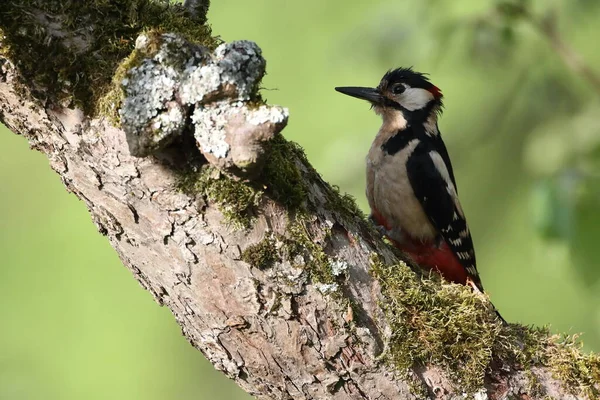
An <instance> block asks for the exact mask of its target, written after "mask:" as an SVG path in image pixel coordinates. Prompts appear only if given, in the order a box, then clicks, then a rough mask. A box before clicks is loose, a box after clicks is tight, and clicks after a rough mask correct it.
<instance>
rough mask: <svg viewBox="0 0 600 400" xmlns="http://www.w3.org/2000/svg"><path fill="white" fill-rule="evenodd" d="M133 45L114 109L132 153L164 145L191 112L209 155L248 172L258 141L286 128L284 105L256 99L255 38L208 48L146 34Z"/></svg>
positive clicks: (258, 153)
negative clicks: (212, 49) (131, 59)
mask: <svg viewBox="0 0 600 400" xmlns="http://www.w3.org/2000/svg"><path fill="white" fill-rule="evenodd" d="M135 51H136V52H138V54H137V57H134V59H137V61H136V62H135V63H133V64H135V65H134V66H132V67H131V68H130V69H129V70H128V72H127V74H126V77H125V79H123V81H122V82H121V85H122V89H123V91H124V99H123V102H122V107H121V109H120V111H119V114H120V117H121V125H122V128H123V130H124V131H125V133H126V135H127V143H128V145H129V150H130V152H131V154H132V155H134V156H138V157H143V156H147V155H149V154H152V153H154V152H156V151H158V150H160V149H162V148H164V147H165V146H167V145H169V144H170V143H172V142H173V140H175V139H176V138H177V137H179V136H181V134H182V132H183V130H184V128H185V127H186V122H187V121H188V118H191V122H192V126H193V128H194V137H195V138H196V142H197V145H198V148H199V149H200V151H201V152H202V154H204V156H205V157H206V158H207V159H209V161H210V162H211V163H213V164H215V165H217V166H219V167H220V168H224V169H230V168H236V169H237V170H238V171H241V172H247V173H251V172H253V171H254V170H255V169H256V168H257V167H259V166H260V165H261V158H262V155H263V152H264V147H265V146H263V145H261V143H262V142H265V141H268V140H270V139H272V138H273V137H274V135H275V134H277V133H278V132H279V131H281V129H283V127H284V126H285V125H286V123H287V119H288V112H287V110H286V109H284V108H282V107H277V106H267V105H264V104H262V103H261V101H260V97H259V96H258V94H257V92H258V85H259V83H260V80H261V79H262V77H263V76H264V74H265V65H266V63H265V60H264V58H263V57H262V52H261V50H260V48H259V47H258V46H257V45H256V44H255V43H253V42H250V41H245V40H244V41H237V42H232V43H226V44H222V45H220V46H219V47H217V49H216V50H215V52H214V53H212V54H211V53H210V52H209V51H208V50H207V49H206V48H204V47H201V46H196V45H194V44H191V43H189V42H187V41H185V40H184V39H183V38H181V37H178V36H177V35H174V34H161V35H158V34H144V35H141V36H140V37H139V38H138V39H137V41H136V50H135Z"/></svg>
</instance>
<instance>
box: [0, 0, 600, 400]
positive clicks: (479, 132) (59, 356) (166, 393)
mask: <svg viewBox="0 0 600 400" xmlns="http://www.w3.org/2000/svg"><path fill="white" fill-rule="evenodd" d="M499 4H500V3H499V2H498V1H493V0H487V1H481V0H455V1H452V2H449V1H441V0H438V1H434V0H428V1H424V0H410V1H397V0H395V1H375V0H373V1H369V2H366V1H358V0H352V1H351V0H328V1H323V0H303V1H291V0H254V1H247V0H213V4H212V6H211V9H210V13H209V21H210V22H211V24H212V26H213V30H214V33H215V34H219V35H221V37H222V38H223V39H224V40H227V41H230V40H235V39H249V40H254V41H256V42H258V43H259V45H260V46H261V47H262V49H263V51H264V55H265V57H266V58H267V60H268V75H267V77H266V78H265V80H264V82H263V86H264V88H265V90H264V92H263V93H264V95H265V97H266V98H267V99H268V101H269V102H271V103H276V104H281V105H285V106H287V107H289V108H290V111H291V118H290V124H289V127H288V128H287V129H286V130H285V132H284V133H285V135H286V136H287V137H288V138H290V139H293V140H295V141H297V142H299V143H300V144H301V145H302V146H304V148H305V149H306V151H307V153H308V157H309V159H310V160H311V161H312V163H313V164H314V165H315V166H316V168H317V169H318V170H319V171H320V172H321V173H322V174H323V176H324V177H325V179H326V180H328V181H329V182H331V183H335V184H338V185H339V186H340V187H341V188H342V190H344V191H347V192H350V193H352V194H353V195H354V196H356V198H357V199H358V201H359V203H360V204H361V205H362V206H363V207H366V202H365V199H364V195H363V187H364V176H363V175H364V157H365V155H366V152H367V149H368V147H369V145H370V141H371V139H372V138H373V136H374V134H375V132H376V130H377V129H378V124H379V121H378V117H376V116H375V115H374V114H373V113H372V112H370V111H369V107H368V105H367V104H365V103H362V102H359V101H355V100H353V99H350V98H347V97H344V96H341V95H339V94H337V93H336V92H334V90H333V87H334V86H338V85H376V84H377V82H378V81H379V79H380V77H381V76H382V75H383V73H384V72H385V71H386V70H387V69H389V68H392V67H396V66H411V65H412V66H414V67H415V69H417V70H419V71H424V72H429V73H430V74H431V79H432V80H433V82H434V83H435V84H436V85H437V86H439V87H441V88H442V89H443V91H444V95H445V103H446V112H445V114H444V116H443V117H442V119H441V122H440V128H441V131H442V133H443V135H444V138H445V140H446V143H447V146H448V147H449V151H450V154H451V156H452V159H453V162H454V166H455V170H456V175H457V180H458V184H459V187H460V192H461V199H462V202H463V206H464V208H465V210H466V213H467V215H468V218H469V222H470V224H471V228H472V231H473V234H474V239H475V244H476V248H477V256H478V262H479V266H480V267H479V269H480V271H481V275H482V279H483V282H484V284H485V286H486V289H487V290H488V291H489V293H490V294H491V297H492V300H493V301H494V303H495V304H496V306H497V307H498V309H499V310H500V311H501V312H502V314H503V315H504V316H505V318H506V319H508V320H509V321H519V322H522V323H525V324H536V325H544V324H551V325H552V329H553V330H556V331H561V332H571V333H575V332H584V333H585V335H584V336H583V340H584V341H585V346H586V349H587V350H595V351H600V337H599V334H600V265H599V263H598V258H599V257H600V246H599V245H598V242H599V241H600V123H599V122H598V118H599V117H600V102H599V99H600V88H599V87H597V86H594V85H593V83H592V81H591V80H589V79H585V78H583V77H582V76H580V74H578V73H575V72H573V71H572V70H570V69H569V68H567V67H566V65H565V63H564V62H563V60H562V59H561V58H560V56H559V54H558V53H557V52H556V50H554V49H553V48H552V46H550V44H549V42H548V40H546V39H545V37H544V35H543V34H540V30H539V29H536V27H535V26H536V25H535V24H532V23H530V21H529V17H528V16H527V15H528V14H527V13H529V12H531V13H532V15H533V16H534V17H533V18H536V19H537V20H538V21H539V20H540V19H541V18H543V19H544V21H545V23H546V25H545V26H556V27H557V28H558V30H559V32H560V35H561V36H562V39H563V40H564V42H565V43H566V44H567V45H568V46H569V47H571V48H573V49H576V51H577V52H578V53H579V54H580V55H581V56H582V57H583V60H585V62H586V63H587V64H588V65H589V66H590V67H591V69H592V70H593V71H595V73H596V74H600V52H598V38H599V37H600V36H599V34H598V29H599V28H598V26H600V25H599V24H600V5H599V2H597V1H594V0H587V1H585V0H564V1H547V0H539V1H519V0H515V1H514V4H513V6H510V7H507V6H506V4H504V5H503V6H501V7H499ZM521 7H527V8H526V9H523V8H521ZM524 10H527V13H525V12H524ZM0 130H1V133H0V149H1V156H0V235H1V240H0V260H1V262H2V267H1V268H0V324H1V327H0V399H2V400H4V399H11V400H12V399H47V400H52V399H61V400H63V399H83V398H85V399H108V398H110V399H165V398H169V399H242V398H247V396H246V395H245V394H244V393H242V391H241V390H240V389H238V388H237V387H236V386H235V385H234V384H233V383H231V382H229V381H228V380H227V379H226V378H225V377H224V376H223V375H221V374H220V373H218V372H216V371H214V370H213V368H212V367H211V366H210V365H209V364H208V363H207V362H206V361H205V360H204V359H203V357H202V355H201V354H200V353H199V352H197V351H196V350H194V349H193V348H192V347H191V346H190V345H189V344H188V343H187V342H186V340H185V339H184V338H183V337H182V336H181V334H180V331H179V328H178V327H177V325H176V324H175V320H174V318H173V317H172V316H171V315H170V313H169V311H168V310H167V309H163V308H159V307H158V306H157V305H156V304H155V303H154V302H153V301H152V298H151V296H150V295H149V294H148V293H146V292H145V291H143V290H142V289H141V287H140V286H139V285H138V284H137V283H136V281H135V280H134V279H132V277H131V274H130V273H129V272H128V271H127V270H126V269H125V268H124V267H123V266H122V265H121V263H120V262H119V260H118V258H117V256H116V254H115V252H114V251H113V250H112V249H111V247H110V246H109V244H108V241H107V240H106V239H105V238H103V237H102V236H100V235H99V234H98V233H97V232H96V229H95V227H94V225H93V223H92V222H91V219H90V217H89V215H88V212H87V210H86V208H85V206H84V204H83V203H82V202H80V201H78V200H77V199H76V198H75V197H74V196H73V195H70V194H67V192H66V191H65V190H64V188H63V186H62V184H61V182H60V180H59V178H58V176H57V175H56V174H55V173H53V172H52V171H51V170H50V168H49V166H48V162H47V160H46V159H45V157H44V156H42V155H41V154H40V153H37V152H34V151H31V150H29V149H28V146H27V143H26V141H25V140H24V139H23V138H21V137H18V136H16V135H14V134H12V133H10V132H9V131H8V130H6V128H4V127H1V128H0Z"/></svg>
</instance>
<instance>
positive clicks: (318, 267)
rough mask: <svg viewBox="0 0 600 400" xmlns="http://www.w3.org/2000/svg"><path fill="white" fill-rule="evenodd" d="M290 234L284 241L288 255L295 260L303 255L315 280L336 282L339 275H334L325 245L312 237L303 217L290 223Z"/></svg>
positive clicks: (305, 265)
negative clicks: (324, 248)
mask: <svg viewBox="0 0 600 400" xmlns="http://www.w3.org/2000/svg"><path fill="white" fill-rule="evenodd" d="M288 234H289V235H290V238H286V239H285V241H284V246H285V248H286V250H287V253H288V257H289V258H290V259H292V260H293V259H294V257H296V256H297V255H301V256H303V257H304V262H305V264H304V268H306V270H307V271H308V272H309V274H310V277H311V280H312V281H313V282H315V283H324V284H332V283H336V281H337V277H336V276H334V275H333V270H332V268H331V262H330V258H329V256H327V254H325V251H324V250H323V246H322V245H320V244H318V243H316V242H315V241H314V240H313V239H312V238H311V235H310V234H309V232H308V230H307V228H306V225H305V222H304V221H303V220H302V218H297V220H296V221H295V222H293V223H292V224H290V226H289V227H288Z"/></svg>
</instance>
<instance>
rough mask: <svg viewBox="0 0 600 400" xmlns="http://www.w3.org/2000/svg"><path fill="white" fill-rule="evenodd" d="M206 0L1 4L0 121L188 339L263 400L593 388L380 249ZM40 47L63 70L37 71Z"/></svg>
mask: <svg viewBox="0 0 600 400" xmlns="http://www.w3.org/2000/svg"><path fill="white" fill-rule="evenodd" d="M89 3H94V2H89ZM207 4H208V3H207V2H205V3H204V5H205V7H204V8H203V7H202V6H197V7H195V10H196V14H195V15H194V16H191V15H189V14H188V13H187V12H186V11H185V10H184V9H183V8H181V7H178V6H173V5H168V4H167V3H164V2H151V1H142V0H139V1H137V2H133V5H130V6H129V8H124V7H125V6H124V5H123V4H120V1H117V0H115V1H113V2H112V3H107V2H102V5H95V3H94V4H91V5H87V6H86V5H82V6H79V7H61V6H60V2H53V3H52V4H51V5H48V4H47V2H45V1H41V0H29V1H21V2H12V1H11V2H8V3H6V4H3V5H2V6H0V7H1V8H0V29H2V32H1V33H2V36H1V37H2V39H1V40H2V42H1V44H0V119H1V120H2V122H3V123H5V124H6V125H7V126H8V127H9V128H10V129H11V130H12V131H14V132H15V133H17V134H20V135H23V136H25V137H27V139H28V140H29V142H30V144H31V146H32V147H33V148H35V149H37V150H39V151H42V152H43V153H45V154H46V155H47V156H48V158H49V160H50V165H51V166H52V168H53V169H54V170H55V171H56V172H57V173H58V174H59V175H60V176H61V179H62V181H63V183H64V184H65V186H66V188H67V189H68V190H70V191H71V192H73V193H74V194H75V195H77V196H78V197H79V198H80V199H82V200H83V201H84V202H85V203H86V205H87V206H88V208H89V210H90V213H91V215H92V219H93V220H94V222H95V224H96V225H97V227H98V229H99V231H100V232H101V233H102V234H104V235H106V236H107V237H108V239H109V241H110V242H111V244H112V246H113V247H114V248H115V250H116V251H117V253H118V254H119V256H120V258H121V260H122V261H123V263H124V264H125V265H126V266H127V267H128V268H129V269H130V270H131V271H132V272H133V274H134V276H135V277H136V279H137V280H138V281H139V282H140V283H141V285H142V286H143V287H145V288H146V289H147V290H148V291H149V292H150V293H152V295H153V296H154V298H155V300H156V301H157V302H158V303H159V304H161V305H166V306H167V307H169V309H170V310H171V311H172V312H173V314H174V315H175V318H176V319H177V321H178V323H179V324H180V325H181V327H182V331H183V333H184V335H185V336H186V337H187V338H188V340H189V341H190V343H191V344H192V345H193V346H194V347H196V348H197V349H199V350H200V351H201V352H202V353H203V354H204V355H205V356H206V357H207V358H208V359H209V360H210V362H211V363H212V364H213V365H214V366H215V368H217V369H219V370H221V371H223V372H224V373H225V374H227V375H228V376H229V377H230V378H232V379H234V380H235V381H236V382H237V383H238V384H239V385H240V386H241V387H242V388H243V389H244V390H246V391H247V392H248V393H250V394H252V395H255V396H257V397H259V398H265V399H267V398H273V399H284V398H293V399H326V398H331V399H424V398H439V399H454V398H464V397H463V396H464V395H465V394H466V395H467V397H469V398H478V399H504V398H515V399H536V398H543V397H544V396H550V397H554V398H557V399H570V398H573V399H574V398H592V397H593V396H595V395H597V393H598V382H599V381H600V361H599V359H598V357H597V356H595V355H583V354H582V353H581V352H580V351H579V348H578V345H577V343H576V342H575V341H573V340H572V339H571V338H567V339H557V338H553V337H551V336H550V335H549V334H548V332H547V331H545V330H543V329H534V328H526V327H522V326H519V325H516V324H515V325H503V324H501V323H500V322H499V321H498V320H497V319H496V318H495V315H494V312H493V309H492V307H491V306H490V304H489V302H488V301H487V300H486V299H482V298H480V297H479V296H477V295H474V294H473V293H471V291H470V290H469V289H467V288H465V287H463V286H460V285H453V284H448V283H444V282H440V280H439V279H438V278H436V277H431V278H430V277H423V276H421V275H420V274H419V271H418V269H416V270H415V271H413V269H411V268H410V263H408V264H407V263H406V260H404V261H403V260H402V255H400V254H397V253H395V252H394V250H393V249H392V248H391V247H389V246H387V245H386V244H385V243H383V242H382V240H381V239H380V238H379V237H378V236H377V234H376V232H374V230H373V229H372V228H371V227H370V225H369V224H368V223H367V222H366V221H365V219H364V217H363V215H362V213H361V212H360V211H359V210H358V208H357V207H356V205H355V204H354V202H353V201H352V199H349V198H348V197H347V196H342V195H340V194H339V193H338V192H337V190H336V189H335V188H332V187H331V186H329V185H328V184H327V183H325V182H324V181H323V180H322V179H321V178H320V176H319V175H318V174H317V173H316V172H315V171H314V169H313V168H312V167H311V166H310V164H309V163H308V161H307V159H306V157H305V156H304V154H303V152H302V151H301V149H300V148H299V147H298V146H297V145H295V144H292V143H289V142H287V141H285V139H284V138H283V137H282V136H281V134H280V131H281V129H283V127H284V126H285V124H286V122H287V110H285V109H283V108H281V107H276V106H268V105H266V104H264V102H263V101H262V99H261V97H260V95H259V94H258V92H257V88H258V84H259V82H260V79H261V78H262V75H263V74H264V66H265V62H264V59H263V58H262V56H261V52H260V49H259V48H258V46H256V45H255V44H254V43H251V42H245V41H242V42H234V43H230V44H222V45H220V46H217V44H218V43H217V41H216V40H215V39H213V38H212V37H210V30H209V29H208V27H206V26H204V25H202V24H201V23H200V22H199V21H203V20H204V19H205V15H203V14H202V13H203V12H205V10H206V6H207ZM105 7H108V8H105ZM98 8H102V9H98ZM123 10H125V12H124V11H123ZM202 10H204V11H202ZM157 13H161V14H160V15H162V18H163V20H161V21H157V19H156V14H157ZM84 20H85V21H87V24H88V25H87V26H90V27H92V28H93V29H89V30H87V31H82V30H81V28H80V26H81V25H78V24H74V23H73V21H84ZM132 21H137V22H136V23H133V22H132ZM165 21H168V22H169V23H168V24H167V25H165ZM189 21H195V23H194V24H189V23H188V22H189ZM126 24H129V25H127V26H129V27H130V28H129V29H128V30H127V32H125V31H123V30H122V29H123V26H124V25H126ZM131 27H133V28H131ZM117 32H118V33H117ZM107 37H109V38H113V39H114V38H118V42H117V44H114V43H113V44H111V46H113V47H110V48H107V47H106V46H108V45H107V44H106V43H109V41H107V40H106V38H107ZM134 44H135V46H134ZM114 46H116V48H115V47H114ZM41 50H45V52H42V53H40V51H41ZM50 50H51V51H50ZM44 53H49V60H48V65H52V66H55V67H57V68H58V69H57V70H56V71H59V73H58V74H57V75H58V76H54V75H51V74H50V73H49V71H48V70H47V68H46V69H44V68H40V66H39V62H37V61H36V62H32V60H35V59H36V57H39V54H44ZM77 79H78V80H77ZM80 82H86V83H91V82H93V83H94V85H95V87H93V88H91V87H88V88H78V87H77V85H78V83H80Z"/></svg>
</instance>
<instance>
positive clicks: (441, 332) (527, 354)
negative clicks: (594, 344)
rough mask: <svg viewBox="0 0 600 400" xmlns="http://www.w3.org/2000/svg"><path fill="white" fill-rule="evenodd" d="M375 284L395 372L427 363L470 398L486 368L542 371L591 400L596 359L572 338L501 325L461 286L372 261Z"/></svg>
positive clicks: (534, 384)
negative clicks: (389, 331)
mask: <svg viewBox="0 0 600 400" xmlns="http://www.w3.org/2000/svg"><path fill="white" fill-rule="evenodd" d="M371 262H372V273H373V275H374V276H375V277H376V278H377V279H378V281H379V283H380V285H381V292H382V295H383V298H384V300H383V301H382V302H381V307H382V309H383V310H384V312H385V314H386V317H387V320H388V322H389V324H390V327H391V329H392V332H393V333H392V337H391V338H390V340H389V344H388V349H387V353H386V354H385V355H384V358H385V359H386V360H387V361H388V362H389V363H391V364H392V365H394V366H395V367H397V368H398V369H399V370H401V371H406V370H408V369H410V368H412V367H414V366H418V365H420V366H424V365H428V364H433V365H437V366H440V367H442V368H444V369H445V371H446V372H447V373H448V375H449V376H450V377H451V378H452V379H453V380H454V381H455V382H459V383H460V385H461V386H460V390H462V391H464V392H467V393H474V392H476V391H477V390H478V389H480V388H481V387H483V384H484V377H485V374H486V372H489V371H491V368H492V364H495V365H502V364H505V363H510V364H511V365H516V366H517V367H518V368H520V369H521V370H524V371H527V370H528V369H529V368H530V367H531V366H533V365H545V366H548V367H549V368H550V369H551V371H552V372H553V373H554V375H555V377H556V378H557V379H559V380H560V381H561V382H562V383H563V386H564V388H565V389H566V390H567V391H569V392H571V393H573V394H581V393H584V394H585V395H587V396H588V397H589V398H597V397H598V394H599V392H598V390H597V387H595V386H594V383H596V384H597V382H599V381H600V357H599V356H598V355H597V354H583V353H582V352H581V351H580V350H581V344H580V343H579V342H578V341H577V338H576V337H572V336H570V337H562V338H558V337H556V336H553V335H551V334H550V332H549V330H548V328H546V327H542V328H536V327H529V326H522V325H518V324H508V325H506V324H502V323H501V322H500V321H499V320H498V319H497V318H496V316H495V313H494V310H493V307H492V305H491V303H490V302H489V301H488V300H487V299H485V298H483V297H482V296H480V295H477V294H474V293H473V292H472V290H471V289H470V288H468V287H466V286H463V285H455V284H448V283H444V282H440V279H439V278H435V277H434V278H429V277H420V276H418V275H417V274H415V273H414V272H413V271H412V270H411V269H410V268H409V267H407V266H406V265H404V264H398V265H386V264H385V263H383V262H382V261H381V259H380V258H379V256H377V255H374V256H373V257H372V260H371ZM528 377H529V381H530V382H529V386H530V388H529V389H530V391H531V393H529V394H530V395H535V396H541V395H542V394H541V393H540V392H541V388H540V385H539V382H538V381H537V378H536V377H535V376H534V375H533V374H531V373H530V374H528Z"/></svg>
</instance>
